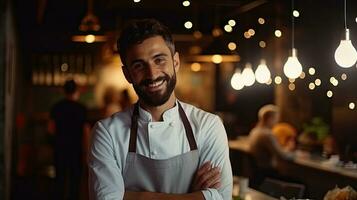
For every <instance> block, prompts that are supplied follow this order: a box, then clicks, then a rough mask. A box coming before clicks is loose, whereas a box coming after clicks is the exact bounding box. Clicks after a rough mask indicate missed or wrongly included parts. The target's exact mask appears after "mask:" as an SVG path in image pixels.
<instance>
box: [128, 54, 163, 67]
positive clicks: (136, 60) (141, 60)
mask: <svg viewBox="0 0 357 200" xmlns="http://www.w3.org/2000/svg"><path fill="white" fill-rule="evenodd" d="M160 56H165V57H167V56H168V55H167V54H166V53H158V54H156V55H154V56H153V57H152V58H154V59H155V58H157V57H160ZM142 62H145V61H144V60H143V59H135V60H133V61H132V62H131V63H130V65H129V66H132V65H134V64H135V63H142Z"/></svg>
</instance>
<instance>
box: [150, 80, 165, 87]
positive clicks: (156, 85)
mask: <svg viewBox="0 0 357 200" xmlns="http://www.w3.org/2000/svg"><path fill="white" fill-rule="evenodd" d="M163 82H164V80H161V81H156V82H154V83H150V84H149V87H158V86H160V85H161V84H162V83H163Z"/></svg>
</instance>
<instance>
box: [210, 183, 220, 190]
mask: <svg viewBox="0 0 357 200" xmlns="http://www.w3.org/2000/svg"><path fill="white" fill-rule="evenodd" d="M221 185H222V184H221V182H217V183H215V184H213V185H212V186H211V187H210V188H214V189H219V188H220V187H221Z"/></svg>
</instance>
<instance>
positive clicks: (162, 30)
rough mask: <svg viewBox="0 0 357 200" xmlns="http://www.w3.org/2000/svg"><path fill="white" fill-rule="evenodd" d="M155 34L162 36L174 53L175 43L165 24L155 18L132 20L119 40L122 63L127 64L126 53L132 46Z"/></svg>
mask: <svg viewBox="0 0 357 200" xmlns="http://www.w3.org/2000/svg"><path fill="white" fill-rule="evenodd" d="M154 36H162V38H163V39H164V40H165V43H166V45H167V46H168V48H169V49H170V51H171V54H172V55H174V53H175V44H174V41H173V39H172V35H171V33H170V31H169V29H168V28H167V27H166V26H165V25H163V24H161V23H160V22H159V21H157V20H155V19H140V20H131V21H129V22H128V23H127V24H126V26H125V27H124V29H123V30H122V32H121V34H120V37H119V39H118V41H117V47H118V50H119V54H120V58H121V60H122V63H123V64H124V65H125V63H126V53H127V51H128V49H129V48H130V47H131V46H133V45H135V44H140V43H141V42H143V41H144V40H145V39H148V38H150V37H154Z"/></svg>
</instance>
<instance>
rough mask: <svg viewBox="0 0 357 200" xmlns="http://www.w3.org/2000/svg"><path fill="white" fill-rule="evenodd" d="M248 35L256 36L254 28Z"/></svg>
mask: <svg viewBox="0 0 357 200" xmlns="http://www.w3.org/2000/svg"><path fill="white" fill-rule="evenodd" d="M248 34H249V35H250V36H253V35H255V30H254V29H252V28H250V29H249V30H248Z"/></svg>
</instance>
